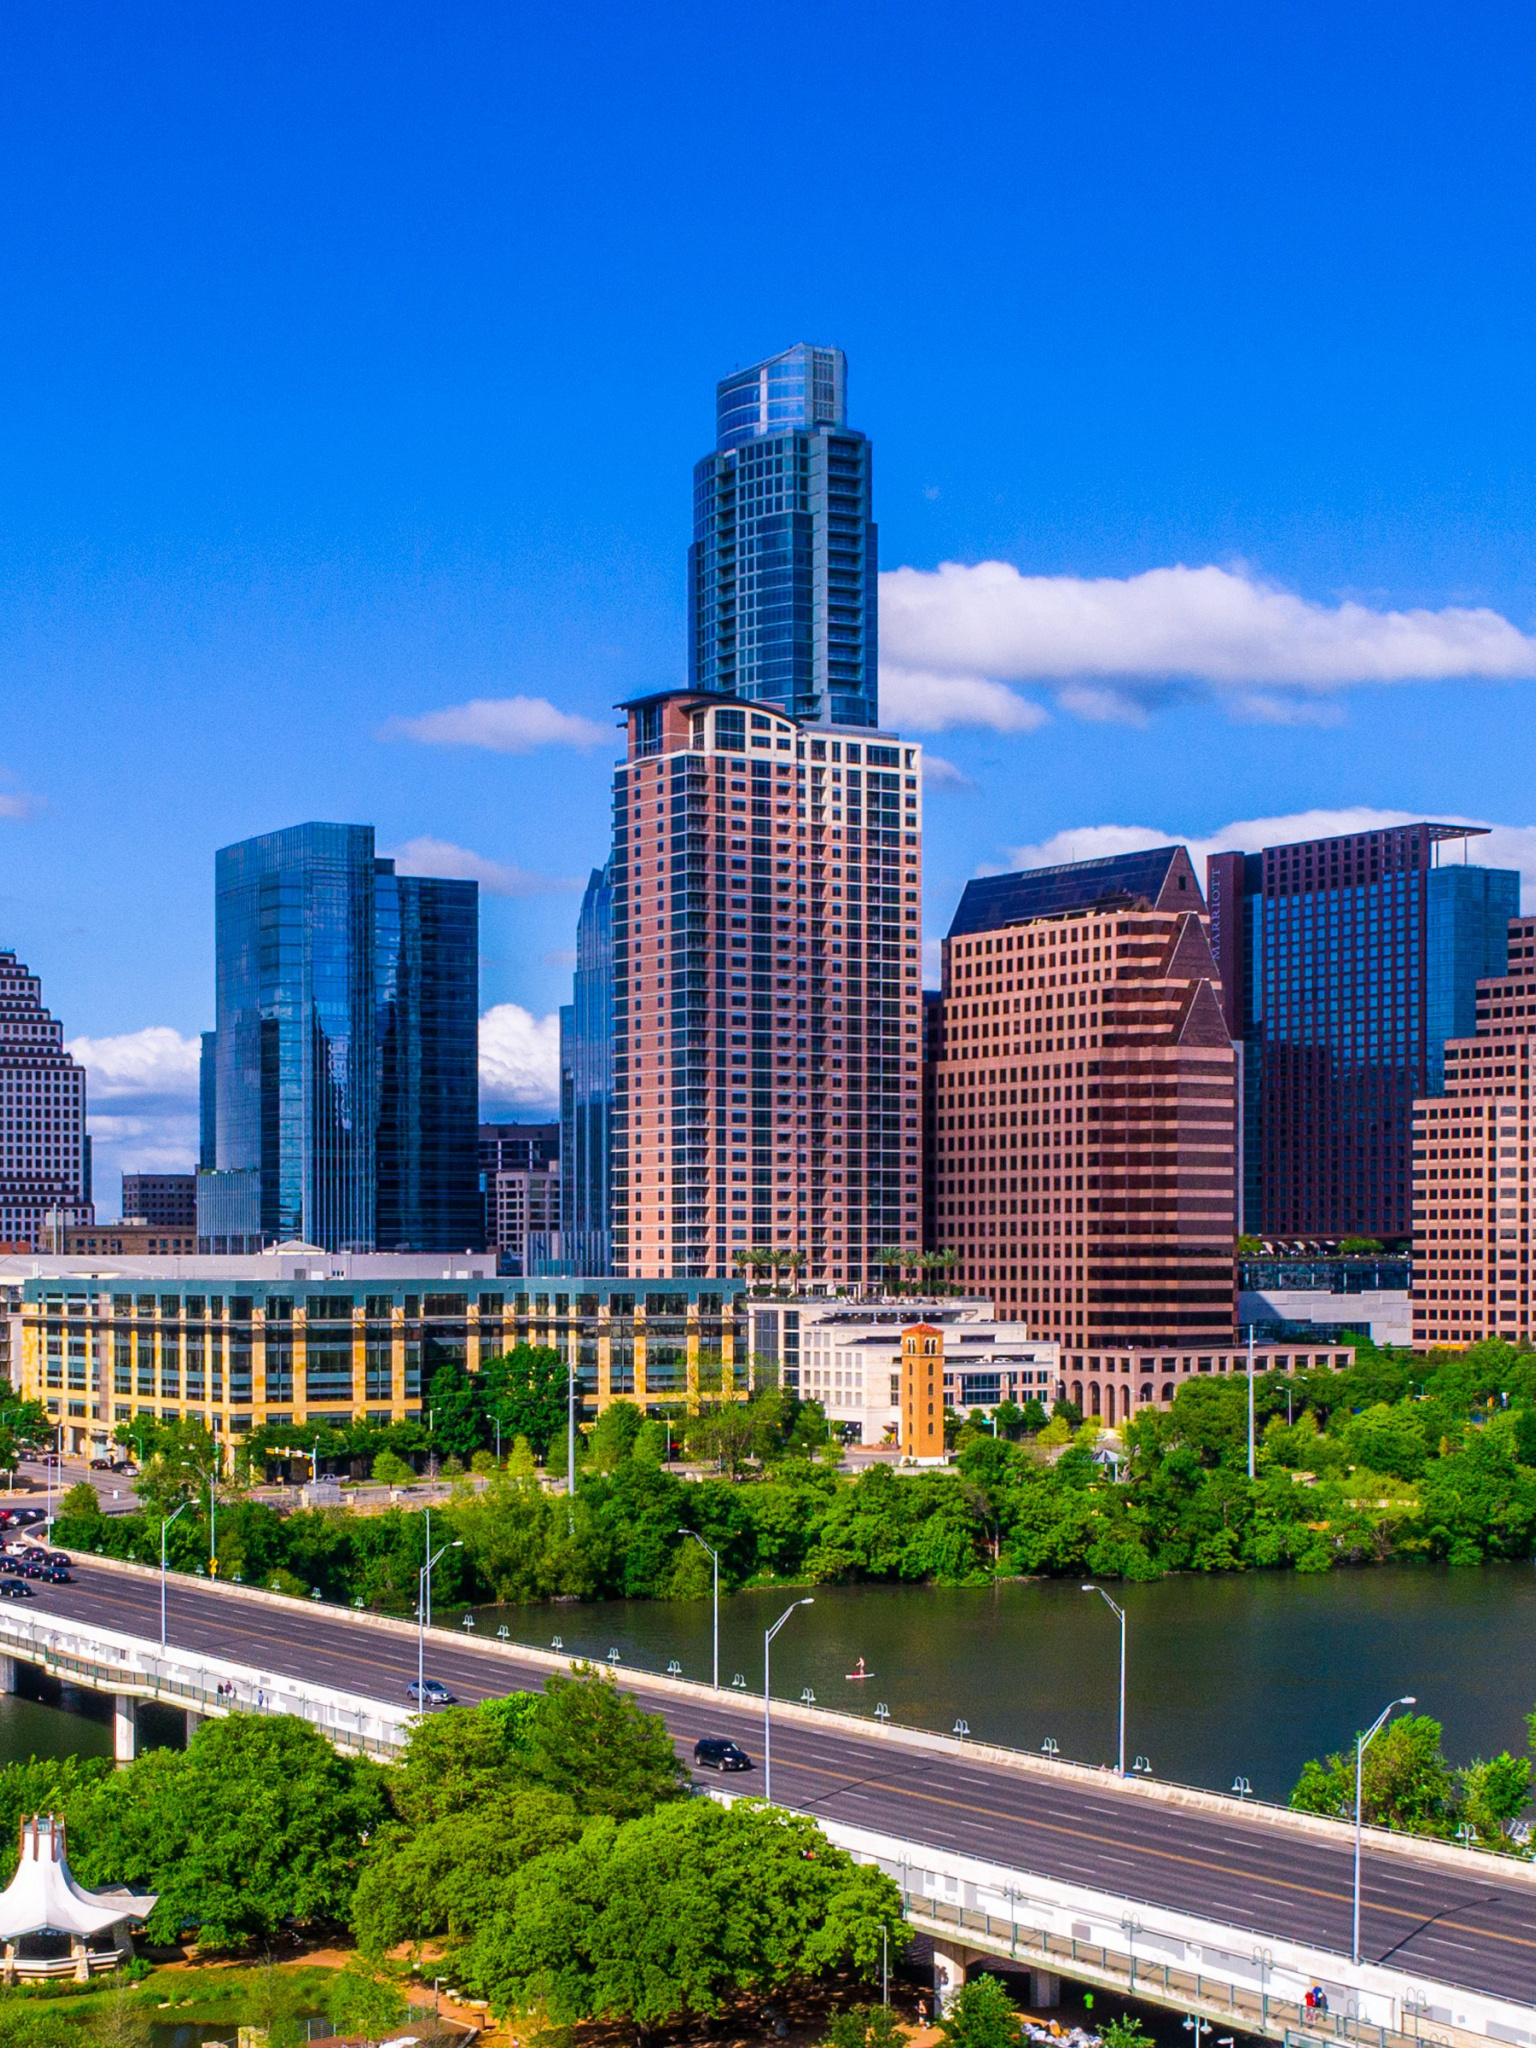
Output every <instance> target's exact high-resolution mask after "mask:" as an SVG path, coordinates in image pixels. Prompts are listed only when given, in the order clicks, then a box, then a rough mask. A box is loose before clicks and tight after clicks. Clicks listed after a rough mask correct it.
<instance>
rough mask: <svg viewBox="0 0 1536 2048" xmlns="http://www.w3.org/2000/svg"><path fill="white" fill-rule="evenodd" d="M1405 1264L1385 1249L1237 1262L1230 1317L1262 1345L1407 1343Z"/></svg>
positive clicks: (1409, 1317)
mask: <svg viewBox="0 0 1536 2048" xmlns="http://www.w3.org/2000/svg"><path fill="white" fill-rule="evenodd" d="M1411 1271H1412V1266H1411V1261H1409V1260H1408V1259H1406V1258H1398V1257H1392V1256H1389V1255H1386V1254H1380V1255H1378V1254H1368V1255H1362V1256H1354V1255H1352V1256H1350V1257H1348V1258H1328V1257H1311V1258H1307V1257H1301V1258H1287V1257H1283V1256H1282V1257H1277V1256H1273V1255H1269V1256H1266V1255H1264V1254H1262V1253H1261V1254H1260V1255H1259V1256H1257V1257H1250V1258H1240V1259H1239V1260H1238V1262H1237V1321H1238V1327H1239V1329H1241V1330H1243V1331H1247V1330H1250V1329H1251V1330H1253V1331H1255V1332H1256V1333H1257V1335H1258V1337H1259V1338H1260V1340H1261V1341H1263V1342H1265V1343H1270V1344H1295V1343H1301V1344H1312V1343H1318V1344H1332V1343H1338V1342H1345V1343H1347V1342H1349V1340H1350V1339H1351V1338H1354V1337H1369V1339H1370V1340H1371V1342H1372V1343H1373V1344H1380V1345H1387V1344H1405V1345H1406V1344H1410V1343H1411V1342H1412V1341H1413V1316H1412V1303H1411V1301H1410V1299H1409V1277H1410V1273H1411Z"/></svg>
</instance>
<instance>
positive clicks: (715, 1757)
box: [693, 1735, 752, 1771]
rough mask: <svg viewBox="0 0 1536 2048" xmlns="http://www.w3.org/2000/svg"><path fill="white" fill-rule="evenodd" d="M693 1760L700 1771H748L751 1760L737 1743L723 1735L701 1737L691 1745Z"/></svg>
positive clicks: (750, 1766)
mask: <svg viewBox="0 0 1536 2048" xmlns="http://www.w3.org/2000/svg"><path fill="white" fill-rule="evenodd" d="M693 1760H694V1762H695V1763H696V1764H697V1765H698V1767H699V1769H700V1770H701V1771H750V1770H751V1768H752V1759H751V1757H749V1756H748V1755H747V1752H746V1751H745V1750H744V1749H743V1748H742V1747H741V1745H740V1744H739V1743H736V1742H732V1741H731V1740H730V1739H729V1737H728V1736H724V1735H701V1736H700V1737H699V1739H698V1741H697V1742H696V1743H695V1744H694V1745H693Z"/></svg>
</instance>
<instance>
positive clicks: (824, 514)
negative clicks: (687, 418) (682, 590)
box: [688, 342, 879, 726]
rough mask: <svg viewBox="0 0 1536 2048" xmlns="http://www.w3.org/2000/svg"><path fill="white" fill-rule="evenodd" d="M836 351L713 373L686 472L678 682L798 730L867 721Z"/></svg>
mask: <svg viewBox="0 0 1536 2048" xmlns="http://www.w3.org/2000/svg"><path fill="white" fill-rule="evenodd" d="M846 388H847V364H846V360H845V358H844V355H843V352H842V350H841V349H838V348H816V347H812V346H810V345H808V344H806V343H803V342H802V343H799V344H797V345H796V346H795V347H794V348H790V349H786V350H785V351H784V353H783V354H782V355H778V356H771V357H769V358H768V360H767V361H766V362H761V363H756V364H754V365H753V366H752V367H751V368H750V369H747V370H738V371H736V372H735V373H734V374H733V375H731V376H729V377H726V378H723V379H722V380H721V382H720V383H719V384H718V385H717V386H716V390H715V447H714V451H713V452H712V453H711V454H709V455H706V456H705V457H704V459H703V460H702V461H701V462H700V463H698V464H697V466H696V467H695V469H694V472H693V546H692V548H691V549H690V550H689V557H688V680H689V683H690V685H691V686H692V688H693V689H694V690H698V691H709V692H718V693H720V694H721V695H723V696H728V697H738V698H741V699H743V700H744V701H746V702H750V703H754V704H760V705H764V706H770V705H771V706H772V707H773V708H774V709H775V710H778V711H782V712H784V713H786V714H787V715H788V716H789V717H792V718H795V719H797V720H799V721H800V722H802V723H804V724H819V725H854V726H876V725H878V724H879V708H878V696H877V686H876V668H877V659H878V644H877V630H876V617H877V589H876V581H877V571H878V566H879V565H878V559H877V557H878V549H877V540H876V530H875V526H874V522H873V517H872V513H871V505H872V496H871V476H870V468H871V449H870V444H869V442H868V441H867V440H866V439H865V437H864V436H863V435H862V434H861V433H859V432H858V431H857V430H856V429H854V428H852V427H850V426H849V425H848V424H847V405H846Z"/></svg>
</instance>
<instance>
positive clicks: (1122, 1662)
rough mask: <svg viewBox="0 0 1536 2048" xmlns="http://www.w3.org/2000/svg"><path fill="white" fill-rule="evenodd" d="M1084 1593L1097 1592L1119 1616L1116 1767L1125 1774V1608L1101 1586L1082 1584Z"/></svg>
mask: <svg viewBox="0 0 1536 2048" xmlns="http://www.w3.org/2000/svg"><path fill="white" fill-rule="evenodd" d="M1083 1591H1084V1592H1085V1593H1097V1594H1098V1596H1099V1598H1100V1599H1101V1600H1102V1601H1103V1602H1104V1605H1105V1606H1106V1607H1107V1608H1109V1609H1110V1611H1111V1612H1112V1613H1113V1614H1117V1615H1118V1616H1119V1617H1120V1762H1119V1765H1118V1769H1119V1772H1120V1775H1121V1777H1122V1778H1123V1777H1124V1776H1125V1609H1124V1608H1123V1607H1117V1606H1116V1605H1115V1603H1114V1601H1113V1600H1111V1599H1110V1597H1109V1595H1108V1594H1107V1593H1106V1592H1105V1590H1104V1588H1103V1587H1102V1586H1093V1585H1088V1586H1084V1588H1083Z"/></svg>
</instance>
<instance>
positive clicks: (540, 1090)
mask: <svg viewBox="0 0 1536 2048" xmlns="http://www.w3.org/2000/svg"><path fill="white" fill-rule="evenodd" d="M480 1093H481V1096H482V1098H484V1099H485V1100H486V1101H488V1102H499V1103H506V1104H508V1105H517V1106H519V1107H527V1108H533V1109H543V1108H547V1107H549V1106H550V1105H551V1104H553V1103H556V1102H558V1101H559V1099H560V1017H559V1013H558V1012H556V1013H554V1014H553V1015H551V1016H548V1017H535V1016H534V1014H533V1012H532V1011H531V1010H525V1009H524V1008H523V1006H522V1004H521V1003H497V1004H496V1005H495V1007H494V1008H493V1009H489V1010H487V1011H486V1012H485V1014H484V1015H483V1016H482V1017H481V1019H480Z"/></svg>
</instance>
